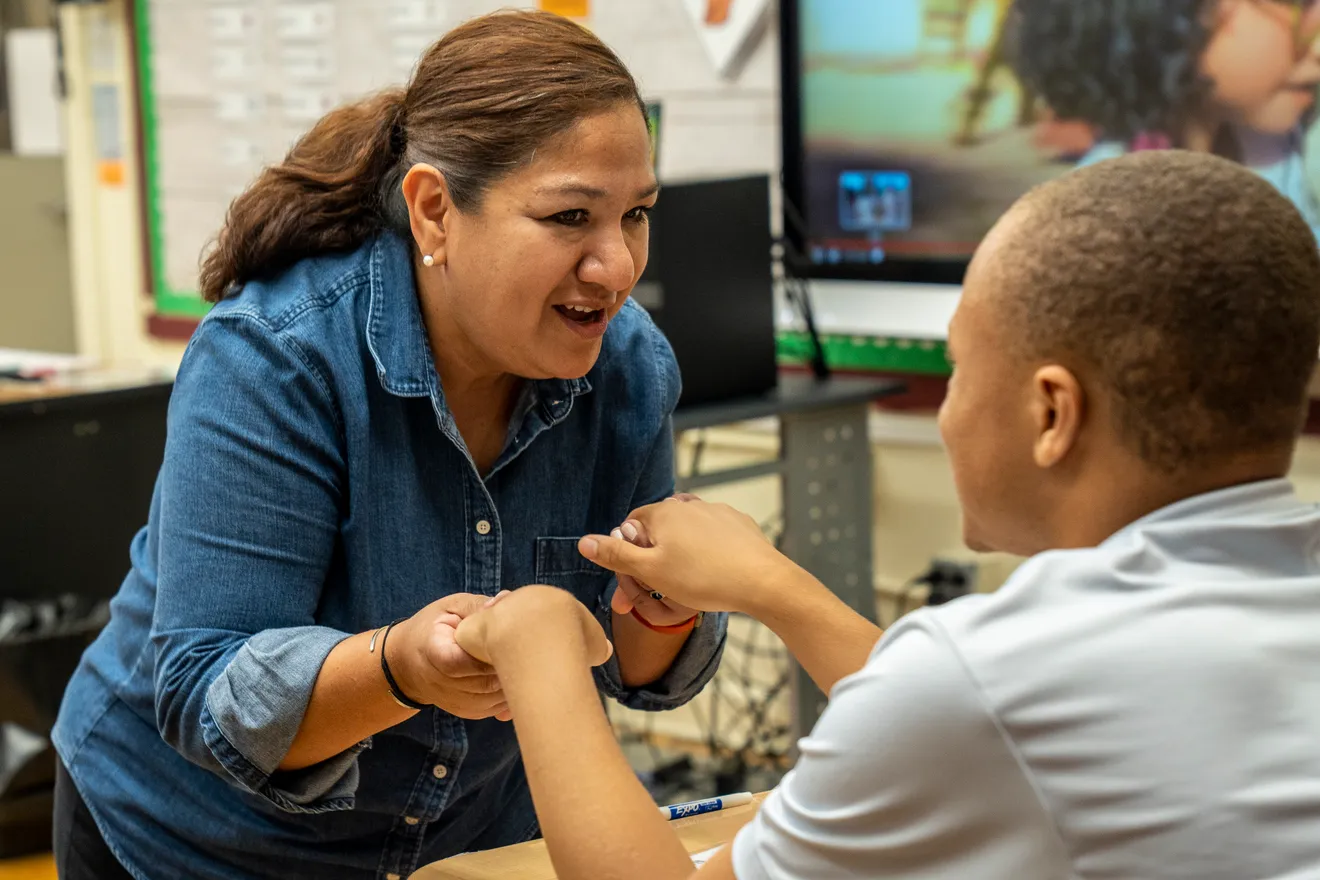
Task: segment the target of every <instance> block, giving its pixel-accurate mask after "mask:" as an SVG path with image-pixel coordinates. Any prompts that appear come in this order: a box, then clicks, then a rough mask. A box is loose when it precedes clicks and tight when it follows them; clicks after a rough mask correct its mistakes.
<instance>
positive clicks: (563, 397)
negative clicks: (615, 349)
mask: <svg viewBox="0 0 1320 880" xmlns="http://www.w3.org/2000/svg"><path fill="white" fill-rule="evenodd" d="M368 264H369V278H370V284H371V299H370V305H369V314H368V317H367V348H368V349H369V350H370V351H371V357H372V360H374V361H375V363H376V375H377V377H378V378H379V379H380V384H381V387H382V388H384V389H385V390H386V391H388V392H389V393H390V394H394V395H397V396H399V397H428V396H429V397H432V398H433V399H434V400H435V401H436V402H437V405H438V406H439V407H441V408H442V409H444V410H445V411H446V412H447V411H448V408H447V407H445V406H444V394H443V393H442V391H441V389H440V377H439V376H437V375H436V372H435V360H434V358H433V357H432V354H431V344H430V341H429V340H428V339H427V337H426V325H425V324H423V323H422V312H421V308H420V307H419V306H418V303H417V295H416V285H415V283H414V279H413V266H412V259H411V256H410V254H409V250H408V245H407V243H406V242H405V241H404V240H403V239H402V238H401V237H400V236H398V235H396V234H394V233H392V232H382V233H381V234H380V235H378V236H377V237H376V240H375V242H374V243H373V244H372V245H371V252H370V256H369V259H368ZM528 384H529V387H530V388H531V398H530V400H529V401H528V403H527V409H528V410H530V411H533V412H534V411H536V410H538V409H540V410H543V415H544V417H545V420H546V422H548V423H549V424H550V425H554V424H557V423H559V422H561V421H563V420H564V419H565V418H566V417H567V416H568V413H569V411H570V410H571V409H572V408H573V401H574V400H575V399H576V398H577V397H579V396H581V395H583V394H586V393H588V392H590V391H591V383H590V382H589V381H588V380H587V378H586V377H585V376H583V377H582V378H579V379H537V380H534V381H532V382H530V383H528ZM517 415H518V414H517V413H515V416H517ZM518 421H519V420H518V419H517V418H515V424H516V423H517V422H518Z"/></svg>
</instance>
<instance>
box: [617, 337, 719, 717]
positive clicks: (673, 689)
mask: <svg viewBox="0 0 1320 880" xmlns="http://www.w3.org/2000/svg"><path fill="white" fill-rule="evenodd" d="M656 339H657V343H656V344H657V346H658V348H657V351H656V353H655V354H656V357H655V360H654V363H655V364H656V365H657V368H658V369H657V372H658V380H659V383H660V385H661V387H662V388H663V389H664V394H665V396H666V410H665V411H666V412H667V413H668V414H669V415H668V416H666V418H665V420H664V424H663V426H662V427H661V429H660V431H659V432H658V433H657V435H656V438H655V442H654V443H653V444H652V447H651V451H650V454H649V455H648V456H647V459H646V463H645V466H644V467H643V468H642V473H641V478H640V479H639V480H638V484H637V490H636V492H635V493H634V494H633V499H632V508H633V509H636V508H638V507H643V506H645V505H647V504H654V503H655V502H657V501H663V500H664V499H665V498H668V497H670V496H671V495H673V494H674V419H673V412H674V408H675V407H676V406H677V405H678V398H679V392H680V390H681V387H682V386H681V382H680V379H679V372H678V362H677V361H676V360H675V359H674V353H673V350H672V349H670V347H669V344H668V343H667V342H665V341H664V339H663V337H661V336H659V334H657V336H656ZM616 589H618V584H617V582H615V583H613V584H612V585H611V586H610V588H609V589H607V590H605V591H604V593H603V595H602V596H601V604H600V606H599V607H598V608H597V609H596V618H597V619H598V620H599V621H600V622H601V625H602V626H603V627H604V628H605V633H606V634H607V635H608V636H609V637H610V638H611V639H613V638H614V616H613V614H612V613H611V611H610V601H611V600H612V599H613V598H614V591H615V590H616ZM727 629H728V615H727V614H725V613H723V612H720V613H717V614H706V615H704V616H703V619H702V621H701V625H700V626H698V627H697V628H696V629H694V630H692V634H691V635H690V636H688V640H687V642H686V643H685V644H684V645H683V647H682V649H681V650H680V651H679V653H678V656H677V657H675V658H674V662H673V664H671V665H670V667H669V671H668V672H666V673H665V674H664V675H663V676H661V677H660V678H659V679H658V680H657V681H653V682H651V683H650V684H648V685H645V686H643V687H639V688H628V687H624V685H623V679H622V676H621V675H620V673H619V660H618V656H617V655H615V656H611V657H610V659H609V661H608V662H607V663H605V664H604V665H603V666H598V667H597V668H596V671H595V675H596V685H597V687H599V688H600V690H601V691H602V692H603V693H605V694H607V695H608V696H610V697H612V698H614V699H615V700H617V701H618V702H620V703H622V704H623V705H624V706H627V707H628V708H629V709H642V710H645V711H662V710H665V709H675V708H677V707H679V706H682V705H683V704H685V703H687V702H688V701H689V700H691V699H692V698H693V697H695V696H696V695H697V694H699V693H700V692H701V689H702V688H704V687H705V686H706V684H707V683H708V682H709V681H710V680H711V678H713V677H714V675H715V670H716V669H718V668H719V665H720V656H721V655H722V654H723V653H724V639H725V633H726V631H727Z"/></svg>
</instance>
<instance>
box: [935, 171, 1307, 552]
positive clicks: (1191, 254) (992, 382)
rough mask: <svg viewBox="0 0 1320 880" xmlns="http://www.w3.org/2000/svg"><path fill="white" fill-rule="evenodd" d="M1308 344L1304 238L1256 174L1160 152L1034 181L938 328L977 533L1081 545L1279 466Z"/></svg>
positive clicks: (1019, 542) (1039, 547)
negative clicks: (1157, 508)
mask: <svg viewBox="0 0 1320 880" xmlns="http://www.w3.org/2000/svg"><path fill="white" fill-rule="evenodd" d="M1318 349H1320V253H1317V251H1316V246H1315V237H1314V235H1313V234H1312V232H1311V230H1310V227H1309V226H1307V224H1306V221H1305V220H1303V218H1302V216H1301V214H1300V213H1299V212H1298V211H1297V209H1296V208H1295V207H1294V206H1293V205H1292V203H1291V202H1289V200H1288V199H1287V198H1286V197H1285V196H1284V195H1283V194H1282V193H1280V192H1279V191H1278V190H1277V189H1275V187H1274V186H1273V185H1271V184H1270V183H1268V182H1267V181H1266V180H1265V179H1264V178H1262V177H1260V176H1259V175H1257V174H1256V173H1255V172H1253V171H1251V170H1249V169H1247V168H1244V167H1243V166H1242V165H1240V164H1238V163H1236V162H1231V161H1227V160H1225V159H1221V158H1218V157H1215V156H1210V155H1206V154H1204V153H1193V152H1190V151H1186V150H1159V151H1148V152H1140V153H1131V154H1128V155H1126V156H1123V157H1122V158H1119V159H1113V160H1110V161H1108V162H1100V163H1097V164H1095V165H1091V166H1089V167H1086V168H1083V169H1081V170H1080V171H1074V172H1071V173H1069V174H1066V175H1064V176H1062V177H1060V178H1057V179H1055V180H1053V181H1051V182H1050V183H1047V184H1044V185H1043V186H1040V187H1038V188H1036V189H1034V190H1032V191H1031V192H1030V193H1029V194H1028V195H1026V196H1025V197H1023V198H1022V199H1021V200H1020V201H1019V202H1018V203H1017V204H1016V205H1015V206H1014V207H1013V208H1012V209H1011V210H1010V211H1009V212H1008V214H1006V215H1005V216H1004V218H1003V219H1001V220H1000V221H999V223H997V224H996V225H995V227H994V229H992V230H991V231H990V233H989V234H988V235H987V236H986V237H985V239H984V240H983V241H982V243H981V245H980V247H979V248H978V249H977V252H976V256H975V257H974V258H973V259H972V263H971V266H970V267H969V268H968V270H967V277H966V279H965V280H964V283H963V294H962V298H961V300H960V301H959V304H958V308H957V311H956V312H955V314H954V316H953V320H952V322H951V323H950V325H949V341H948V351H949V357H950V359H951V360H952V361H954V362H955V364H956V367H955V370H954V373H953V377H952V379H951V380H950V382H949V389H948V394H947V395H946V396H945V399H944V405H943V407H942V409H941V412H940V430H941V432H942V434H943V437H944V441H945V447H946V448H947V450H948V453H949V461H950V465H951V467H952V470H953V477H954V484H955V486H956V487H957V490H958V496H959V499H960V501H961V503H962V509H963V516H964V529H965V532H966V539H967V542H968V544H969V545H970V546H972V547H973V548H975V549H995V550H1005V551H1009V552H1013V553H1017V554H1020V555H1031V554H1034V553H1039V552H1041V551H1043V550H1048V549H1052V548H1058V547H1067V546H1089V544H1086V543H1072V542H1076V541H1086V540H1091V539H1094V540H1102V539H1103V538H1104V537H1106V536H1107V535H1108V534H1110V533H1111V532H1112V530H1113V529H1115V528H1118V527H1120V526H1122V525H1125V524H1126V523H1127V522H1130V521H1131V520H1132V519H1134V518H1136V516H1140V515H1141V514H1142V513H1144V512H1146V510H1150V509H1154V508H1153V507H1147V508H1146V510H1142V509H1140V508H1141V506H1142V505H1143V504H1147V503H1148V502H1150V501H1151V500H1155V501H1159V502H1161V503H1168V502H1169V501H1172V500H1174V499H1175V498H1176V497H1185V495H1190V494H1195V493H1196V492H1199V491H1206V490H1207V489H1209V488H1214V487H1217V486H1225V485H1231V484H1233V483H1235V482H1245V481H1248V480H1252V479H1260V478H1264V477H1270V476H1279V475H1282V474H1283V473H1285V472H1286V471H1287V469H1288V464H1289V460H1290V458H1291V455H1292V447H1293V443H1294V440H1295V438H1296V435H1297V431H1298V428H1299V427H1300V426H1301V422H1302V417H1303V415H1304V413H1305V412H1306V406H1307V386H1308V383H1309V381H1310V378H1311V374H1312V372H1313V371H1314V369H1315V362H1316V351H1317V350H1318ZM1106 524H1108V526H1110V527H1112V528H1110V529H1109V530H1108V531H1106V530H1105V529H1104V528H1102V527H1103V526H1105V525H1106ZM1097 528H1099V529H1100V530H1099V532H1096V531H1095V529H1097Z"/></svg>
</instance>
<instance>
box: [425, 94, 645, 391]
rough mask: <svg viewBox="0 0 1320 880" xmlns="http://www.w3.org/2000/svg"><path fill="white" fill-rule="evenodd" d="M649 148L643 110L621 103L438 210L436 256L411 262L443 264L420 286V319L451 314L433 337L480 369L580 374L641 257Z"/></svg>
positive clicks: (639, 270) (597, 347)
mask: <svg viewBox="0 0 1320 880" xmlns="http://www.w3.org/2000/svg"><path fill="white" fill-rule="evenodd" d="M650 150H651V145H650V137H649V135H648V133H647V129H646V121H645V120H644V119H643V117H642V114H641V112H640V110H639V109H638V108H637V106H636V105H631V104H623V105H620V106H619V107H618V108H617V109H614V110H610V111H607V112H603V113H599V114H596V115H594V116H589V117H586V118H585V119H583V120H582V121H581V122H580V123H579V124H578V125H577V126H576V127H575V128H573V129H572V130H570V131H569V132H567V133H565V134H563V135H561V136H559V137H558V138H556V139H555V140H553V141H551V142H550V143H547V144H545V145H543V146H542V147H541V148H539V149H538V150H537V151H536V154H535V156H534V157H533V159H532V160H531V161H530V162H528V163H527V164H526V165H524V166H523V167H522V168H520V169H519V170H517V171H515V172H514V173H513V174H510V175H509V176H508V177H505V178H504V179H502V180H501V181H500V182H498V183H497V184H495V185H494V186H492V187H491V188H490V189H489V190H487V192H486V195H485V197H484V199H483V200H482V203H481V207H480V210H479V211H477V212H475V213H467V214H465V213H462V212H457V211H454V210H450V211H448V212H446V216H445V224H444V225H445V231H444V236H445V240H444V253H443V258H442V259H438V260H437V263H436V265H435V266H434V267H432V268H419V269H418V272H419V273H422V274H423V275H424V274H425V273H428V272H439V273H442V275H443V283H442V284H439V285H428V284H426V283H425V282H423V285H422V287H423V290H424V291H426V290H427V289H428V288H430V289H431V290H432V291H433V293H432V295H431V298H432V299H433V300H435V301H434V302H430V303H427V306H426V310H427V313H428V326H429V325H430V324H431V322H433V321H441V322H445V323H447V324H449V325H450V326H449V327H448V328H430V329H431V330H432V333H431V335H432V339H433V340H435V339H436V335H437V334H436V332H435V331H436V330H439V331H440V332H439V336H440V338H441V339H442V340H444V341H445V342H450V343H456V344H457V345H458V346H459V347H460V348H461V350H462V356H463V357H464V358H465V360H467V361H469V363H467V364H465V366H466V367H467V368H468V369H469V370H471V371H474V372H478V373H481V372H492V373H500V374H512V375H516V376H522V377H524V378H529V379H547V378H561V379H571V378H577V377H580V376H583V375H585V374H586V373H587V372H588V371H589V370H590V369H591V368H592V366H593V365H594V364H595V363H596V358H597V357H598V356H599V354H600V347H601V337H602V336H603V335H604V333H605V328H606V326H607V325H608V324H609V322H610V320H611V319H612V318H613V317H614V316H615V315H616V314H618V311H619V309H621V308H622V307H623V304H624V301H625V300H626V299H627V297H628V294H629V293H630V292H631V291H632V288H633V285H634V284H636V283H637V279H638V278H639V277H640V276H641V274H642V270H643V269H644V268H645V267H646V258H647V238H648V226H647V216H646V215H647V211H648V210H649V209H650V207H651V206H653V205H654V204H655V198H656V191H657V186H656V179H655V174H654V172H653V170H652V166H651V158H650ZM455 333H456V334H457V337H456V336H455ZM447 354H449V355H453V354H455V352H448V353H447ZM441 357H442V358H443V357H444V355H441Z"/></svg>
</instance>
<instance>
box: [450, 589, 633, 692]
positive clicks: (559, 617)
mask: <svg viewBox="0 0 1320 880" xmlns="http://www.w3.org/2000/svg"><path fill="white" fill-rule="evenodd" d="M456 640H457V645H458V647H460V648H462V649H463V650H464V651H466V652H467V653H468V654H470V655H471V656H473V657H475V658H477V659H478V660H479V661H480V662H482V663H486V664H492V665H493V668H494V669H495V670H496V671H498V670H499V668H500V658H501V657H502V656H507V653H508V652H509V651H510V650H522V651H530V652H538V653H539V652H545V651H572V652H575V653H580V654H581V659H582V661H583V662H584V663H586V664H587V665H588V666H599V665H600V664H602V663H604V662H605V661H606V660H608V659H610V655H611V654H613V653H614V646H613V645H611V644H610V640H609V639H608V638H606V637H605V631H604V630H603V629H601V627H600V623H599V622H598V621H597V620H596V618H595V617H593V616H592V614H591V612H590V611H588V610H587V607H586V606H585V605H583V604H582V603H581V602H579V601H578V600H577V599H576V598H574V597H573V595H572V594H571V593H568V592H566V591H564V590H561V589H558V588H557V587H547V586H541V585H539V584H533V585H531V586H526V587H521V588H519V589H518V590H515V591H514V592H512V593H501V594H500V595H499V596H496V597H495V599H494V600H491V601H490V602H489V603H487V605H486V606H485V607H484V608H482V609H481V610H479V611H477V612H476V613H475V614H472V615H471V616H469V617H466V618H464V620H463V622H462V623H460V624H459V625H458V631H457V633H456Z"/></svg>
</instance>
